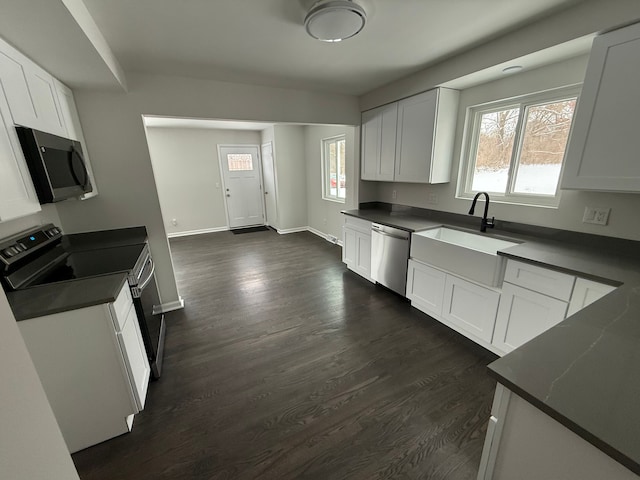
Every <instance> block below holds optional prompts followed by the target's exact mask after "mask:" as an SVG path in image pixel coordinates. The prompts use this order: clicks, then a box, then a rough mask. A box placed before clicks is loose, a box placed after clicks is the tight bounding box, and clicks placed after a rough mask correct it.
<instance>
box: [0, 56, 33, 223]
mask: <svg viewBox="0 0 640 480" xmlns="http://www.w3.org/2000/svg"><path fill="white" fill-rule="evenodd" d="M0 57H1V55H0ZM0 117H2V121H1V122H0V222H5V221H7V220H11V219H14V218H18V217H24V216H26V215H30V214H32V213H36V212H39V211H40V210H41V207H40V202H39V201H38V197H37V195H36V192H35V189H34V188H33V182H32V181H31V176H30V175H29V169H28V167H27V164H26V161H25V159H24V155H23V154H22V148H21V147H20V141H19V140H18V135H17V133H16V129H15V128H14V126H13V120H12V117H11V112H10V110H9V104H8V103H7V100H6V97H5V95H4V93H3V92H2V91H1V90H0Z"/></svg>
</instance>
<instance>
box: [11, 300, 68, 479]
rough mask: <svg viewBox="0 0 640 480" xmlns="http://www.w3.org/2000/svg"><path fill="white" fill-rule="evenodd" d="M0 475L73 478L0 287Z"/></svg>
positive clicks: (51, 416)
mask: <svg viewBox="0 0 640 480" xmlns="http://www.w3.org/2000/svg"><path fill="white" fill-rule="evenodd" d="M0 385H1V387H0V477H2V478H3V479H7V480H8V479H11V480H73V479H78V478H79V477H78V474H77V472H76V469H75V466H74V465H73V462H72V460H71V456H70V455H69V450H68V449H67V445H66V444H65V442H64V439H63V437H62V433H61V432H60V428H59V427H58V424H57V422H56V419H55V417H54V416H53V412H52V411H51V406H50V405H49V401H48V400H47V397H46V395H45V393H44V389H43V388H42V384H41V383H40V379H39V378H38V374H37V372H36V369H35V367H34V366H33V362H32V361H31V357H30V356H29V353H28V351H27V347H26V345H25V344H24V341H23V340H22V335H20V330H19V329H18V325H17V323H16V320H15V318H14V316H13V313H12V312H11V309H10V308H9V304H8V303H7V297H6V295H5V294H4V292H3V291H2V289H0Z"/></svg>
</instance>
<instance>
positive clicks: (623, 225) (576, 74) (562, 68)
mask: <svg viewBox="0 0 640 480" xmlns="http://www.w3.org/2000/svg"><path fill="white" fill-rule="evenodd" d="M587 59H588V57H587V56H583V57H578V58H574V59H572V60H568V61H564V62H561V63H557V64H554V65H550V66H547V67H543V68H539V69H536V70H532V71H528V72H522V73H520V74H516V75H513V76H508V77H505V78H504V79H501V80H497V81H494V82H490V83H487V84H484V85H479V86H476V87H473V88H469V89H467V90H464V91H462V93H461V95H460V107H459V111H458V124H457V129H456V130H457V131H456V139H455V150H454V162H453V167H452V179H451V182H450V183H448V184H442V185H420V184H408V183H386V182H383V183H377V182H367V183H375V184H376V188H377V199H378V200H380V201H384V202H389V203H398V204H402V205H411V206H416V207H423V208H431V209H434V210H442V211H447V212H455V213H462V214H465V213H466V212H467V211H468V210H469V206H470V201H469V200H465V199H456V198H455V194H456V183H457V177H458V173H459V165H460V158H461V155H462V151H461V147H462V141H463V129H464V122H465V114H466V109H467V108H468V107H470V106H472V105H477V104H480V103H485V102H490V101H492V100H498V99H501V98H508V97H512V96H516V95H521V94H526V93H531V92H536V91H541V90H546V89H550V88H554V87H560V86H565V85H571V84H575V83H580V82H582V80H583V78H584V72H585V69H586V65H587ZM394 190H395V191H396V192H397V198H396V199H395V200H394V199H393V195H392V194H393V191H394ZM431 193H435V194H437V196H438V203H437V204H436V205H434V204H429V203H428V202H427V199H428V198H429V194H431ZM585 206H591V207H611V208H612V210H611V216H610V217H609V225H607V226H601V225H591V224H586V223H582V216H583V213H584V207H585ZM638 211H640V195H637V194H636V195H634V194H620V193H600V192H577V191H569V190H565V191H562V192H561V197H560V205H559V207H558V208H542V207H533V206H524V205H510V204H499V203H495V202H494V203H492V206H491V210H490V215H493V216H495V217H496V218H497V219H501V220H510V221H515V222H522V223H529V224H533V225H541V226H546V227H554V228H561V229H565V230H573V231H579V232H587V233H593V234H597V235H606V236H615V237H620V238H628V239H633V240H640V225H639V224H638V222H637V215H638V213H637V212H638Z"/></svg>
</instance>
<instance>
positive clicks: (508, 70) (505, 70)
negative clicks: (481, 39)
mask: <svg viewBox="0 0 640 480" xmlns="http://www.w3.org/2000/svg"><path fill="white" fill-rule="evenodd" d="M522 68H523V67H522V65H512V66H510V67H505V68H503V69H502V73H516V72H519V71H520V70H522Z"/></svg>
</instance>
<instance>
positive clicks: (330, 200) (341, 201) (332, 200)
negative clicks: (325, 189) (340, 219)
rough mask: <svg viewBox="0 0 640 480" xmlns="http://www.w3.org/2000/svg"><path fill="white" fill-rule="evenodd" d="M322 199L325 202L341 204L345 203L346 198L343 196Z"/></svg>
mask: <svg viewBox="0 0 640 480" xmlns="http://www.w3.org/2000/svg"><path fill="white" fill-rule="evenodd" d="M322 200H326V201H327V202H333V203H342V204H345V203H346V200H345V199H343V198H341V199H338V198H328V197H322Z"/></svg>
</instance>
